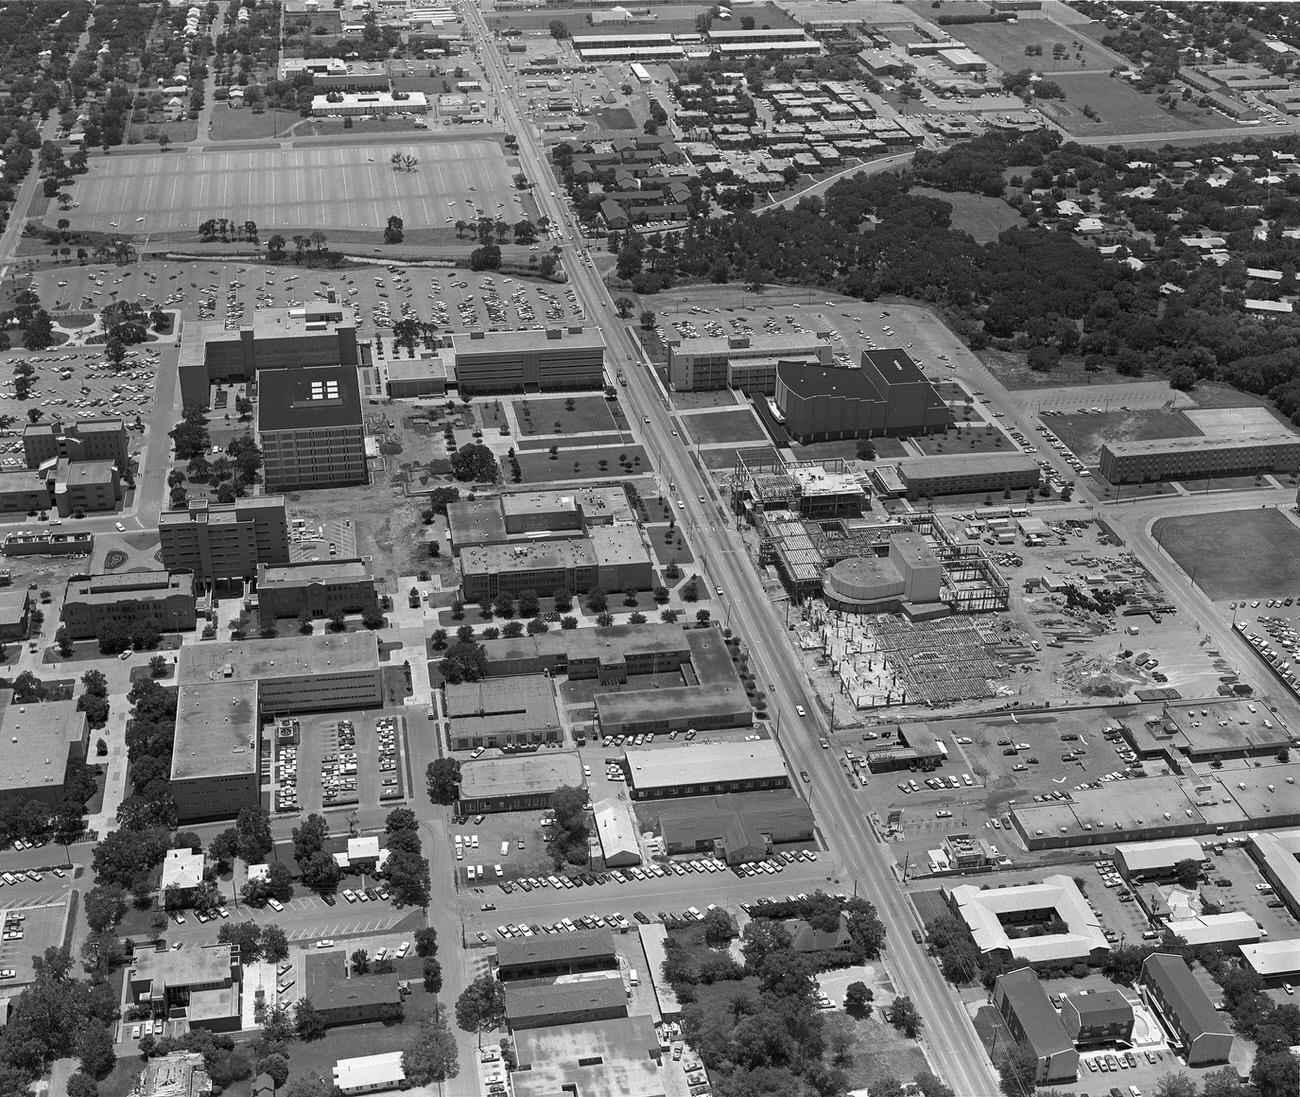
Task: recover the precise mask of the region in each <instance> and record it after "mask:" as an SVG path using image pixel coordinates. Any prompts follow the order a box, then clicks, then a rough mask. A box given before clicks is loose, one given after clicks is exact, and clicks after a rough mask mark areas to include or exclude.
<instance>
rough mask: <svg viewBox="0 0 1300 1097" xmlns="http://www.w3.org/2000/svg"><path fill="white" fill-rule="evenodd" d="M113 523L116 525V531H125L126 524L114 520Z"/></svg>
mask: <svg viewBox="0 0 1300 1097" xmlns="http://www.w3.org/2000/svg"><path fill="white" fill-rule="evenodd" d="M113 525H114V526H116V527H117V532H118V533H125V532H126V526H124V525H122V523H121V522H114V523H113Z"/></svg>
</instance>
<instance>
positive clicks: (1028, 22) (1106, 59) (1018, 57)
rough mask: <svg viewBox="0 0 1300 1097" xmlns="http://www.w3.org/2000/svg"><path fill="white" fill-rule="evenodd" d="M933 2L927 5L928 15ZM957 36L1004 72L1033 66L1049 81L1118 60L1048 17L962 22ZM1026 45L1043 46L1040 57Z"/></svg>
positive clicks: (1103, 66)
mask: <svg viewBox="0 0 1300 1097" xmlns="http://www.w3.org/2000/svg"><path fill="white" fill-rule="evenodd" d="M929 7H930V5H929V4H928V3H927V4H926V5H925V8H926V11H925V12H924V13H923V14H925V15H926V16H927V17H928V15H929ZM958 37H960V38H961V40H962V41H963V42H965V43H966V44H967V45H968V46H969V47H970V48H971V49H973V50H974V51H975V52H976V53H978V54H979V55H980V56H981V57H983V58H984V60H986V61H988V62H989V64H991V65H996V66H997V67H998V68H1000V69H1001V70H1002V71H1003V72H1016V71H1017V70H1019V69H1023V68H1028V67H1030V66H1032V67H1033V68H1035V69H1040V70H1041V71H1042V72H1043V74H1044V75H1045V76H1046V77H1047V78H1048V79H1049V80H1055V79H1056V77H1057V75H1058V74H1059V73H1062V72H1069V71H1070V70H1071V69H1109V68H1111V67H1112V66H1113V65H1115V64H1116V63H1117V62H1116V60H1115V54H1113V53H1111V52H1110V50H1107V49H1104V48H1103V47H1102V46H1101V45H1099V44H1098V43H1096V42H1094V41H1092V40H1091V39H1089V38H1087V37H1085V36H1082V35H1079V34H1078V33H1076V32H1074V31H1073V30H1067V29H1065V28H1064V27H1061V26H1058V25H1057V24H1056V23H1052V22H1049V21H1048V20H1046V19H1024V20H1021V21H1020V22H1018V23H971V24H967V25H963V26H962V28H961V31H960V33H959V34H958ZM1058 42H1059V43H1060V44H1061V45H1063V46H1066V47H1067V48H1068V55H1067V57H1065V58H1064V59H1063V60H1061V61H1054V60H1053V58H1052V47H1053V46H1054V45H1056V44H1057V43H1058ZM1027 46H1042V48H1043V53H1042V56H1041V57H1028V56H1026V54H1025V48H1026V47H1027Z"/></svg>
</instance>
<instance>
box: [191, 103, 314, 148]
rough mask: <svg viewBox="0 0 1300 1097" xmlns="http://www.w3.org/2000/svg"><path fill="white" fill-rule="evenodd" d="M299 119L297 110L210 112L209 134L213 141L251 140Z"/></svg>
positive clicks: (226, 110) (284, 127)
mask: <svg viewBox="0 0 1300 1097" xmlns="http://www.w3.org/2000/svg"><path fill="white" fill-rule="evenodd" d="M299 120H300V116H299V114H298V112H297V111H288V110H280V111H271V110H266V111H252V110H247V109H237V110H231V109H230V108H227V109H225V110H221V109H220V107H219V106H218V108H217V109H215V110H213V112H212V127H211V136H212V139H213V140H214V141H252V140H256V139H257V138H259V137H271V136H272V135H274V134H275V133H276V132H277V130H278V131H279V132H281V133H283V132H284V131H285V130H287V129H288V128H289V127H290V126H292V125H293V124H294V123H295V122H297V121H299Z"/></svg>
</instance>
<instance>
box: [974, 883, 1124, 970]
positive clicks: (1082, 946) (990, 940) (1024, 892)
mask: <svg viewBox="0 0 1300 1097" xmlns="http://www.w3.org/2000/svg"><path fill="white" fill-rule="evenodd" d="M950 894H951V895H952V898H953V900H954V901H955V902H956V903H957V908H958V913H959V914H960V915H961V918H962V920H963V921H964V922H965V923H966V925H967V927H968V928H969V929H970V931H971V936H972V937H973V938H974V939H975V946H976V948H978V949H979V950H980V951H981V952H993V951H996V950H1005V951H1007V952H1009V953H1010V954H1011V956H1012V957H1013V959H1016V960H1021V961H1023V962H1026V963H1051V962H1056V961H1062V960H1070V959H1076V958H1077V959H1086V958H1087V957H1088V956H1089V955H1091V954H1092V953H1093V952H1095V951H1099V950H1100V951H1108V950H1109V949H1110V944H1109V942H1108V941H1107V940H1106V935H1105V934H1104V933H1103V932H1102V928H1101V922H1100V919H1099V918H1098V916H1097V914H1096V913H1094V911H1093V910H1092V908H1091V907H1090V906H1089V905H1088V902H1087V900H1086V899H1084V897H1083V893H1082V892H1080V891H1079V885H1078V884H1076V883H1075V882H1074V881H1073V880H1072V879H1070V877H1068V876H1064V875H1061V874H1056V875H1052V876H1046V877H1044V878H1043V881H1042V883H1040V884H1020V885H1013V886H1011V887H1005V888H993V887H985V888H981V887H976V886H974V885H973V884H962V885H960V886H958V887H955V888H952V889H951V892H950ZM1040 910H1051V911H1054V912H1055V914H1056V916H1057V917H1058V918H1059V919H1060V920H1061V921H1062V922H1063V923H1064V924H1065V927H1066V930H1065V932H1064V933H1053V934H1049V935H1045V936H1041V937H1011V936H1009V935H1008V934H1007V931H1006V927H1005V925H1004V923H1003V919H1004V918H1009V919H1014V918H1015V917H1017V916H1018V915H1019V914H1020V913H1022V912H1031V911H1040Z"/></svg>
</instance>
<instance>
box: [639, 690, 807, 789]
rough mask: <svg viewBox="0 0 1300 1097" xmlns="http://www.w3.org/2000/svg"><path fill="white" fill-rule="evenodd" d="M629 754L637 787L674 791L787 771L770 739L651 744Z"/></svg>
mask: <svg viewBox="0 0 1300 1097" xmlns="http://www.w3.org/2000/svg"><path fill="white" fill-rule="evenodd" d="M659 692H662V691H659ZM626 755H627V764H628V769H629V771H630V772H631V775H632V785H633V786H634V787H636V788H672V787H674V786H677V785H697V784H703V783H707V782H710V781H734V780H736V779H737V778H740V777H752V778H754V779H756V780H758V779H762V778H768V777H782V776H785V772H786V770H785V761H784V759H783V758H782V757H781V750H780V748H779V747H778V746H777V745H776V743H775V742H774V741H773V740H771V739H759V740H757V741H752V740H751V741H750V742H739V743H694V742H691V743H680V744H678V743H672V744H671V745H667V746H662V747H660V746H655V745H651V746H648V747H633V748H632V749H631V750H628V751H626Z"/></svg>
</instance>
